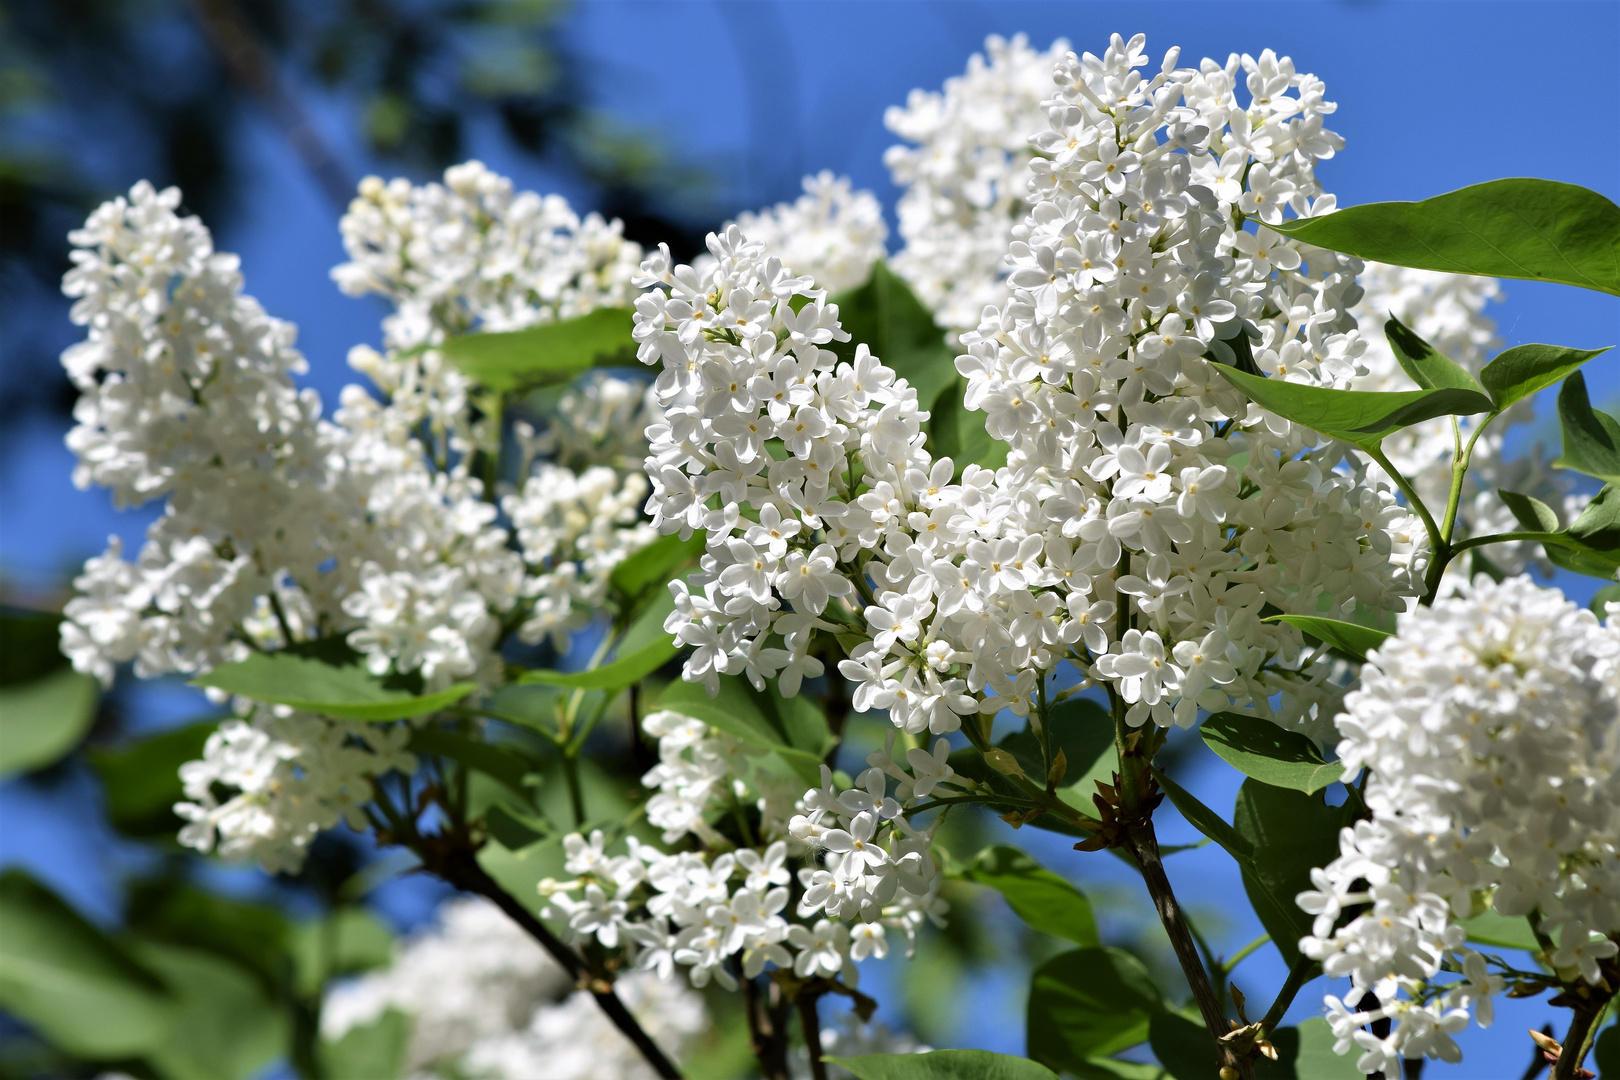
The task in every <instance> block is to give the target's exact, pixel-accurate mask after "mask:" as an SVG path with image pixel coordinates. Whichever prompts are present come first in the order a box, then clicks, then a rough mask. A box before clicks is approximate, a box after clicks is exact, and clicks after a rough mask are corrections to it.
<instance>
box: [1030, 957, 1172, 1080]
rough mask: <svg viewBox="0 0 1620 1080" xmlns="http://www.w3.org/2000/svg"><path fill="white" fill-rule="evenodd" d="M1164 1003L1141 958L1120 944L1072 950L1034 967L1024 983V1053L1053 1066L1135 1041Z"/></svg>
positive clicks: (1100, 1054) (1143, 1037)
mask: <svg viewBox="0 0 1620 1080" xmlns="http://www.w3.org/2000/svg"><path fill="white" fill-rule="evenodd" d="M1163 1008H1164V999H1163V997H1162V995H1161V994H1160V993H1159V988H1158V987H1157V986H1155V985H1154V984H1153V979H1152V977H1151V976H1150V975H1149V974H1148V972H1147V968H1145V967H1143V966H1142V962H1141V961H1140V960H1138V959H1137V958H1136V957H1134V956H1132V955H1131V954H1130V953H1128V952H1125V951H1124V950H1122V949H1076V950H1075V951H1073V952H1066V953H1061V954H1059V955H1057V956H1054V957H1052V959H1050V960H1048V961H1047V962H1046V963H1044V964H1042V965H1041V966H1040V967H1038V968H1036V969H1035V974H1034V975H1033V976H1032V977H1031V979H1030V987H1029V1023H1028V1047H1029V1056H1030V1057H1031V1058H1034V1059H1035V1060H1036V1061H1038V1062H1040V1063H1041V1064H1042V1065H1045V1066H1047V1067H1048V1068H1050V1069H1052V1070H1054V1071H1056V1072H1062V1071H1064V1070H1066V1069H1067V1070H1070V1071H1077V1069H1076V1066H1077V1065H1078V1064H1079V1063H1080V1062H1082V1061H1084V1060H1085V1059H1086V1058H1090V1057H1107V1056H1108V1055H1109V1054H1113V1053H1116V1052H1118V1051H1120V1050H1124V1049H1126V1048H1127V1047H1131V1046H1135V1045H1136V1044H1138V1043H1140V1042H1143V1041H1144V1040H1146V1039H1147V1037H1148V1024H1149V1022H1150V1021H1151V1020H1152V1018H1153V1014H1154V1013H1156V1012H1159V1011H1160V1010H1161V1009H1163Z"/></svg>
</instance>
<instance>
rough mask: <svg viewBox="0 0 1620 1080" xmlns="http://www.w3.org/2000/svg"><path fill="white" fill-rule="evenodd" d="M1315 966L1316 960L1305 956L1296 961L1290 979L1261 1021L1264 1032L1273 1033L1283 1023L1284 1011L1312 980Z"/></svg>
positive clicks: (1289, 973)
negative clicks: (1312, 970)
mask: <svg viewBox="0 0 1620 1080" xmlns="http://www.w3.org/2000/svg"><path fill="white" fill-rule="evenodd" d="M1315 966H1316V962H1315V961H1314V960H1310V959H1307V958H1306V957H1303V956H1301V957H1300V958H1299V959H1298V960H1296V961H1294V966H1293V967H1292V968H1290V969H1289V970H1288V980H1287V981H1286V982H1284V983H1283V987H1282V989H1281V990H1279V991H1277V1000H1276V1001H1273V1002H1272V1003H1271V1008H1269V1009H1267V1010H1266V1015H1265V1018H1264V1019H1262V1020H1261V1021H1260V1030H1261V1032H1262V1033H1263V1034H1266V1035H1269V1034H1271V1032H1273V1031H1275V1030H1276V1029H1277V1025H1278V1024H1280V1023H1282V1018H1283V1013H1285V1012H1287V1011H1288V1006H1290V1005H1292V1004H1293V1003H1294V998H1295V996H1296V995H1298V993H1299V992H1300V990H1301V989H1303V988H1304V986H1305V984H1306V983H1307V982H1309V981H1310V977H1311V969H1312V968H1313V967H1315Z"/></svg>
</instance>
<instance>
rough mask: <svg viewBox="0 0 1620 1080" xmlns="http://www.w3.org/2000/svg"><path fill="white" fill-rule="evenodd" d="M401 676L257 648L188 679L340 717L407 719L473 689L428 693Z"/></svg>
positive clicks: (447, 703) (452, 701) (460, 687)
mask: <svg viewBox="0 0 1620 1080" xmlns="http://www.w3.org/2000/svg"><path fill="white" fill-rule="evenodd" d="M404 681H405V680H400V679H395V680H384V679H379V678H377V677H376V676H375V675H372V674H371V673H370V672H368V671H367V670H366V669H365V668H364V667H362V666H361V665H360V664H358V663H350V664H341V665H340V664H330V663H326V662H324V661H322V660H318V659H316V658H315V657H313V656H299V655H297V654H296V653H293V652H277V653H255V654H253V655H252V656H250V657H248V658H247V659H246V660H241V661H238V662H237V663H234V664H225V665H222V666H221V667H217V668H215V669H214V670H213V671H210V672H209V673H208V674H206V675H202V676H199V677H198V678H195V679H193V680H191V685H193V686H209V687H213V688H214V689H216V690H223V691H225V692H226V693H227V694H239V695H241V696H242V697H246V698H252V699H253V700H254V701H264V702H270V703H272V704H275V705H290V706H291V707H293V708H295V709H302V710H303V711H304V712H311V713H319V714H321V715H322V716H330V717H334V718H336V719H339V720H406V719H409V718H411V717H413V716H426V715H427V714H428V713H434V712H438V711H439V710H440V709H446V708H449V707H450V706H451V705H454V704H455V703H456V702H458V701H460V700H461V699H462V698H464V697H466V696H467V695H468V694H470V693H472V692H473V691H475V690H477V689H478V687H477V685H475V684H473V683H467V682H463V683H454V684H452V685H451V686H448V687H446V688H445V689H443V690H439V691H437V692H435V693H432V694H423V695H418V694H414V693H412V692H410V691H409V690H406V689H403V688H401V687H400V686H399V685H398V684H399V683H401V682H404Z"/></svg>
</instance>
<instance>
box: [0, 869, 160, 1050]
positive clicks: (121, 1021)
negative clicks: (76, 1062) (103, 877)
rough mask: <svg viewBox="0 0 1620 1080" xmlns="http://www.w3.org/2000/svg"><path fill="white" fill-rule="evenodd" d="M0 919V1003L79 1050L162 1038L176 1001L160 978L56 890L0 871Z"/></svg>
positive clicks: (149, 1045) (150, 1046)
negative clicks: (56, 892) (70, 904)
mask: <svg viewBox="0 0 1620 1080" xmlns="http://www.w3.org/2000/svg"><path fill="white" fill-rule="evenodd" d="M0 926H3V927H4V928H5V932H4V933H0V1009H4V1010H5V1011H7V1012H9V1013H11V1014H12V1015H13V1016H15V1017H17V1018H18V1019H20V1020H23V1021H25V1022H26V1023H28V1024H30V1025H31V1026H33V1027H34V1029H35V1030H37V1031H38V1032H39V1033H40V1035H41V1036H42V1037H44V1038H45V1039H46V1040H47V1041H49V1042H50V1043H51V1044H52V1045H54V1046H56V1047H58V1048H59V1049H61V1050H64V1051H66V1052H68V1053H70V1054H75V1055H77V1056H80V1057H86V1058H91V1059H101V1060H105V1059H109V1058H121V1057H137V1056H140V1055H142V1054H146V1053H148V1052H150V1051H152V1050H155V1049H157V1048H158V1047H159V1046H160V1045H162V1043H163V1041H164V1039H165V1038H166V1037H167V1035H168V1032H169V1029H170V1027H171V1026H172V1025H173V1023H174V1021H175V1016H176V1012H177V1009H178V1006H177V1003H176V1001H175V1000H174V998H173V997H172V996H171V995H170V993H169V990H168V986H167V984H166V983H165V982H164V981H163V980H162V979H160V978H159V977H158V976H157V975H155V974H154V973H153V972H152V971H151V970H150V969H149V968H147V967H146V966H145V965H144V964H142V963H140V962H138V961H137V960H136V959H135V958H133V957H132V956H131V955H130V954H129V952H128V951H127V950H126V949H125V948H124V947H123V946H122V945H119V944H118V943H116V942H115V941H113V940H112V939H111V938H109V937H108V936H107V935H106V934H104V933H102V932H101V931H100V930H98V929H97V928H96V927H94V926H92V925H90V923H88V922H86V921H85V920H84V918H83V917H82V916H81V915H79V913H78V912H76V911H74V910H73V909H72V908H70V907H68V906H67V904H65V903H63V902H62V901H61V900H60V899H59V898H58V897H57V896H56V894H55V893H53V892H51V891H50V890H49V889H47V888H45V887H44V886H43V885H41V884H39V883H38V882H36V881H35V880H34V879H33V878H31V877H29V876H28V875H27V874H24V873H22V872H21V871H19V870H7V871H5V872H4V873H0ZM92 1018H93V1020H94V1022H93V1023H92V1022H87V1021H88V1020H90V1019H92Z"/></svg>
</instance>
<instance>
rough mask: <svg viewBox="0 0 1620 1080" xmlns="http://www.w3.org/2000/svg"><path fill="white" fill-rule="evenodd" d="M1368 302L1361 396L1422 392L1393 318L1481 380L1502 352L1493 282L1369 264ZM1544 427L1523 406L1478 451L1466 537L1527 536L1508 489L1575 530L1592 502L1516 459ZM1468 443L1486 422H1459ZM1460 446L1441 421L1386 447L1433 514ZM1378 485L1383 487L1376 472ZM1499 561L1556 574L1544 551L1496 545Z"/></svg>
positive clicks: (1364, 304)
mask: <svg viewBox="0 0 1620 1080" xmlns="http://www.w3.org/2000/svg"><path fill="white" fill-rule="evenodd" d="M1358 282H1359V284H1360V285H1361V287H1362V289H1364V290H1365V294H1364V295H1363V296H1362V298H1361V301H1360V302H1359V303H1358V304H1356V306H1355V308H1354V309H1352V314H1354V315H1355V317H1356V320H1357V322H1358V324H1359V325H1360V326H1361V327H1362V330H1363V334H1364V337H1365V339H1366V344H1367V348H1366V351H1365V352H1363V353H1362V355H1361V365H1362V367H1363V368H1365V373H1364V374H1362V375H1359V376H1357V377H1356V378H1355V379H1353V380H1351V383H1350V388H1351V389H1352V390H1411V389H1414V388H1415V386H1416V384H1415V383H1413V382H1412V380H1411V379H1410V378H1409V377H1407V375H1406V373H1405V372H1404V371H1402V370H1401V367H1400V364H1399V363H1398V362H1397V361H1396V359H1395V353H1394V352H1393V350H1391V348H1390V345H1389V342H1388V339H1387V338H1386V337H1385V336H1384V334H1383V333H1382V328H1383V326H1384V323H1385V322H1386V321H1387V320H1388V319H1389V318H1390V316H1391V315H1393V316H1394V317H1395V318H1397V319H1399V320H1400V321H1401V322H1402V323H1404V324H1406V326H1407V327H1408V328H1410V329H1411V330H1413V331H1414V332H1415V333H1416V334H1417V335H1418V336H1419V337H1421V338H1423V339H1424V340H1425V341H1427V342H1428V343H1429V344H1430V345H1433V346H1434V347H1435V349H1437V350H1438V351H1439V352H1441V353H1442V354H1444V355H1445V356H1447V357H1449V358H1450V359H1452V360H1453V361H1455V362H1456V363H1458V364H1460V365H1461V366H1463V367H1464V368H1466V369H1468V370H1469V371H1470V372H1472V373H1473V374H1474V375H1475V376H1476V377H1477V376H1478V374H1479V371H1480V369H1481V368H1482V367H1484V366H1485V364H1486V362H1488V361H1489V360H1490V359H1491V357H1492V355H1493V354H1494V353H1495V352H1496V351H1497V350H1499V349H1500V348H1501V347H1502V340H1501V338H1500V337H1498V336H1497V333H1496V322H1495V320H1494V319H1492V318H1491V317H1490V316H1489V315H1487V314H1485V306H1486V304H1487V303H1491V302H1499V301H1500V300H1501V299H1502V290H1501V288H1500V286H1499V285H1498V284H1497V282H1496V281H1495V280H1494V279H1492V278H1479V277H1465V276H1463V275H1459V274H1442V273H1438V272H1436V271H1433V270H1413V269H1409V268H1407V267H1403V266H1386V265H1384V264H1383V263H1368V264H1367V265H1366V267H1365V269H1363V270H1362V272H1361V275H1360V278H1359V279H1358ZM1534 418H1535V407H1534V405H1533V404H1532V401H1531V399H1529V398H1526V399H1524V400H1523V401H1521V402H1519V403H1517V404H1515V405H1513V406H1512V407H1511V408H1509V409H1508V411H1507V413H1506V414H1505V415H1503V416H1502V417H1500V418H1498V419H1497V420H1496V421H1495V422H1494V423H1492V425H1491V426H1490V427H1489V428H1487V429H1486V431H1485V433H1484V434H1483V435H1481V436H1480V437H1479V440H1478V441H1477V442H1476V443H1475V445H1474V452H1473V458H1472V461H1471V464H1470V468H1469V472H1468V478H1467V484H1468V487H1467V489H1466V490H1465V491H1464V493H1463V500H1462V502H1461V503H1460V504H1459V506H1458V523H1457V535H1459V536H1483V535H1487V534H1489V533H1499V532H1512V531H1515V530H1516V529H1518V528H1519V525H1518V522H1517V520H1516V519H1515V518H1514V516H1513V513H1512V511H1511V510H1509V509H1508V507H1507V505H1506V504H1505V503H1503V502H1502V500H1501V498H1500V497H1499V496H1498V495H1497V491H1498V490H1499V489H1506V490H1508V491H1516V492H1519V493H1520V494H1524V495H1529V496H1532V497H1533V498H1536V499H1539V500H1541V501H1542V502H1544V503H1546V504H1548V505H1549V506H1552V507H1556V508H1558V509H1559V510H1561V511H1563V515H1564V518H1563V519H1564V520H1565V521H1571V520H1573V519H1574V517H1575V515H1576V514H1578V513H1579V508H1580V503H1581V502H1582V501H1583V500H1581V499H1579V498H1578V497H1577V496H1575V495H1574V494H1573V493H1572V491H1571V487H1572V484H1571V482H1570V479H1569V475H1568V474H1567V473H1560V472H1555V471H1553V470H1552V469H1551V468H1549V467H1548V465H1547V464H1546V463H1545V462H1544V461H1543V460H1542V457H1541V448H1540V447H1539V446H1537V447H1535V448H1533V450H1532V453H1531V454H1530V455H1520V456H1518V457H1514V458H1511V459H1510V458H1508V457H1507V455H1506V453H1505V452H1504V445H1505V443H1506V440H1507V438H1508V437H1509V432H1510V430H1511V429H1512V428H1513V427H1515V426H1518V425H1523V424H1528V423H1530V422H1531V421H1532V420H1534ZM1456 419H1457V425H1458V429H1459V430H1460V431H1461V434H1462V438H1463V439H1464V440H1465V441H1466V440H1467V439H1469V438H1470V437H1471V436H1472V435H1473V434H1474V432H1475V430H1476V427H1477V424H1478V422H1479V420H1480V419H1482V418H1481V417H1478V416H1473V417H1466V416H1465V417H1457V418H1456ZM1455 444H1456V438H1455V436H1454V435H1453V432H1452V426H1451V418H1450V417H1439V418H1436V419H1434V420H1427V421H1424V422H1423V423H1421V424H1414V425H1412V426H1411V427H1408V428H1403V429H1401V430H1400V431H1398V432H1395V433H1394V434H1393V435H1391V436H1390V437H1389V438H1387V439H1385V440H1384V442H1383V447H1382V449H1383V451H1384V454H1385V455H1386V456H1387V457H1388V458H1389V460H1390V463H1391V464H1392V465H1394V466H1395V467H1396V468H1397V469H1399V470H1400V471H1401V472H1402V473H1403V474H1404V475H1405V476H1406V478H1407V479H1408V480H1410V481H1411V482H1412V486H1413V487H1414V488H1415V489H1416V491H1417V493H1418V495H1419V496H1420V497H1421V498H1422V499H1423V500H1424V502H1425V503H1427V504H1428V505H1429V506H1444V505H1446V498H1447V495H1448V493H1449V492H1450V490H1451V459H1452V454H1453V452H1454V450H1455ZM1368 471H1369V473H1370V474H1371V475H1374V476H1379V477H1382V476H1383V473H1382V471H1381V470H1380V469H1379V467H1378V466H1377V465H1376V464H1372V465H1369V467H1368ZM1489 558H1490V560H1491V562H1492V563H1493V564H1495V565H1496V566H1497V567H1498V568H1499V569H1501V570H1502V571H1504V572H1506V573H1509V574H1513V573H1518V572H1520V571H1522V570H1524V569H1525V568H1526V567H1527V566H1530V565H1534V566H1537V567H1539V568H1541V569H1542V570H1543V571H1544V572H1549V573H1550V572H1551V565H1550V564H1549V563H1548V562H1547V560H1546V557H1545V556H1544V555H1543V554H1542V553H1541V550H1540V548H1539V546H1538V545H1535V544H1527V543H1523V542H1518V543H1509V544H1493V545H1491V548H1490V552H1489ZM1468 563H1469V560H1466V559H1462V560H1458V561H1457V562H1455V563H1453V564H1452V565H1451V566H1450V567H1448V568H1447V573H1448V575H1449V576H1458V575H1461V577H1463V578H1466V577H1467V576H1468V575H1469V567H1468Z"/></svg>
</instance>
